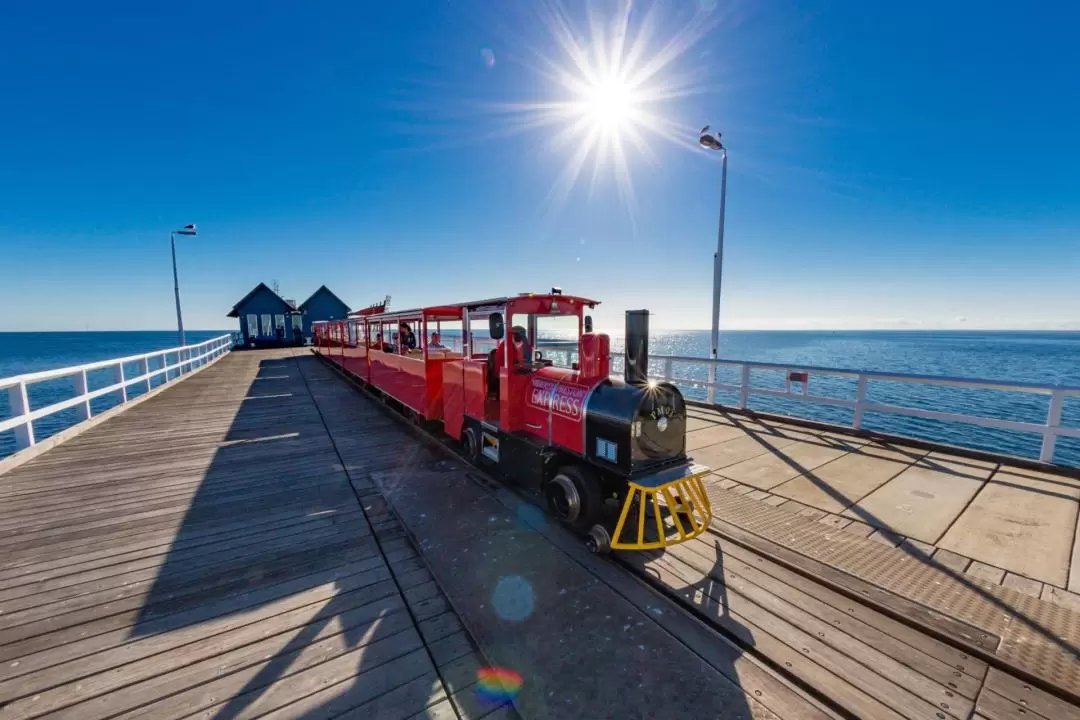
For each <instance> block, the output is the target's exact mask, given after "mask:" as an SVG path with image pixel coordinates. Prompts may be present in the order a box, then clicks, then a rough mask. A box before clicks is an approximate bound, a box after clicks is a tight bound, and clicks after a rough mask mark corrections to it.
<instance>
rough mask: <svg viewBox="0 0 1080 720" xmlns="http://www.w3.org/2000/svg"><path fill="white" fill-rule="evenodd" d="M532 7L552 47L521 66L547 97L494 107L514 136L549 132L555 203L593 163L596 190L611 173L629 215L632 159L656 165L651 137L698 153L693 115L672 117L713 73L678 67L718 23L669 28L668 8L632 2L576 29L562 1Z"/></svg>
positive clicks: (590, 14)
mask: <svg viewBox="0 0 1080 720" xmlns="http://www.w3.org/2000/svg"><path fill="white" fill-rule="evenodd" d="M536 7H537V13H538V19H539V21H540V22H539V23H537V25H539V26H541V27H543V28H544V29H546V30H547V33H546V37H545V39H546V40H549V41H550V47H551V49H549V50H547V51H545V50H541V49H538V48H536V47H532V46H528V47H530V48H531V50H532V60H533V62H524V64H525V65H526V68H527V69H528V70H530V71H532V72H534V73H536V74H537V75H538V76H539V77H538V82H530V83H527V86H528V87H529V88H530V89H533V90H535V89H537V88H539V89H541V90H542V91H543V93H544V95H545V96H546V97H544V98H542V99H533V100H531V101H528V102H517V103H501V104H499V105H498V106H497V107H496V110H497V112H499V113H500V114H503V115H504V116H505V117H506V118H507V119H508V120H509V121H510V123H508V128H509V132H514V133H516V132H526V131H535V130H547V131H549V133H550V135H549V138H550V144H551V148H552V150H553V151H555V152H558V153H559V154H560V155H564V156H565V157H566V158H567V159H566V163H565V165H564V166H563V168H562V170H561V171H560V172H559V175H558V177H557V178H556V180H555V182H554V184H553V186H552V189H551V193H550V195H549V198H548V199H549V201H550V202H551V203H552V204H554V205H561V204H562V203H563V202H564V201H565V200H566V198H567V197H568V196H569V194H570V192H571V190H572V189H573V188H574V187H575V186H576V185H577V183H578V181H579V179H580V177H581V175H582V172H583V171H584V169H585V167H586V165H587V164H588V163H589V161H590V160H591V161H592V181H591V186H590V187H591V188H595V187H596V185H597V184H598V182H599V180H600V176H601V174H602V172H607V171H610V172H611V173H612V175H613V176H614V180H615V183H616V187H617V189H618V192H619V195H620V197H621V198H622V199H623V201H624V202H625V203H626V205H627V207H628V208H629V209H630V210H631V211H633V210H634V209H635V207H636V199H635V194H634V186H633V180H632V178H631V173H630V160H631V158H632V157H633V156H640V157H642V158H644V159H645V160H647V161H649V162H652V163H656V162H657V158H656V157H655V155H654V154H653V152H652V149H651V146H650V143H649V140H650V139H662V140H665V141H670V142H674V143H676V144H678V145H680V146H682V147H685V148H688V149H693V148H694V147H695V143H694V142H693V141H694V140H695V139H696V135H695V132H696V128H697V125H696V124H695V123H694V122H693V121H690V118H686V119H685V120H682V119H681V120H679V121H676V120H674V119H673V116H674V115H675V112H676V108H675V107H674V104H675V103H676V102H677V101H678V100H680V99H681V98H685V97H686V96H688V95H691V94H698V93H700V92H702V91H703V89H704V82H703V78H705V77H707V76H706V75H704V73H703V69H702V68H701V67H698V66H696V64H695V66H693V67H691V68H689V69H688V70H687V69H684V68H682V67H681V63H680V62H679V61H681V60H683V59H684V56H685V55H686V53H687V51H688V50H690V49H691V47H693V46H694V45H695V44H696V43H697V42H698V41H700V40H701V39H702V38H703V37H704V36H705V35H706V34H707V33H708V32H709V31H710V30H711V29H712V28H713V27H714V26H715V18H714V17H713V16H712V15H710V14H709V13H706V12H698V13H696V14H694V15H693V16H692V17H691V19H690V21H689V22H687V23H683V24H682V25H680V26H679V27H677V28H673V27H672V24H671V22H670V20H671V18H670V17H663V16H662V15H661V8H662V7H664V6H662V5H660V4H654V5H652V6H651V7H649V8H648V9H646V10H644V11H641V10H639V9H638V8H637V7H636V6H635V5H634V3H632V2H629V0H627V1H625V2H622V3H621V4H620V5H619V6H618V8H617V10H616V11H615V12H613V13H610V14H600V13H598V12H596V11H595V10H593V9H591V6H590V9H589V10H587V11H586V13H585V15H586V24H585V27H584V28H579V27H578V25H576V24H575V23H574V21H573V19H572V18H571V17H570V15H569V14H568V12H567V11H566V10H565V9H564V6H562V5H560V4H553V5H549V4H547V3H542V2H538V4H537V5H536ZM578 7H580V6H578ZM665 29H666V32H665ZM547 46H548V43H545V47H547ZM524 85H526V84H523V86H524Z"/></svg>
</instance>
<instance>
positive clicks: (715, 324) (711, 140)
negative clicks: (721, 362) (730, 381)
mask: <svg viewBox="0 0 1080 720" xmlns="http://www.w3.org/2000/svg"><path fill="white" fill-rule="evenodd" d="M720 135H721V133H716V134H715V135H714V134H712V133H710V132H709V126H708V125H706V126H705V127H703V128H701V132H699V133H698V144H699V145H701V147H703V148H705V149H706V150H718V151H719V152H720V228H719V230H717V232H716V254H715V255H713V289H712V352H711V353H710V355H709V357H711V358H712V359H713V360H715V359H716V358H717V357H718V355H717V347H718V346H719V344H720V281H721V279H722V276H723V269H724V207H725V205H726V202H727V148H726V147H724V144H723V143H721V142H720ZM715 383H716V366H715V365H710V366H709V390H708V395H709V402H710V403H712V402H713V401H714V400H715V397H716V388H715V387H713V385H714V384H715Z"/></svg>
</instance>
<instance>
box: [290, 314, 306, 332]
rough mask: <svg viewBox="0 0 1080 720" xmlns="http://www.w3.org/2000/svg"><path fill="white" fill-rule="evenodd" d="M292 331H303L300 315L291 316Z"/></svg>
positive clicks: (302, 319) (302, 320) (302, 321)
mask: <svg viewBox="0 0 1080 720" xmlns="http://www.w3.org/2000/svg"><path fill="white" fill-rule="evenodd" d="M292 329H293V330H303V329H304V318H303V317H302V316H300V315H293V316H292Z"/></svg>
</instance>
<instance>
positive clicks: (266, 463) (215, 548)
mask: <svg viewBox="0 0 1080 720" xmlns="http://www.w3.org/2000/svg"><path fill="white" fill-rule="evenodd" d="M255 352H258V351H255ZM244 355H245V356H248V357H250V355H249V354H248V353H245V354H244ZM309 362H315V361H314V360H313V359H312V358H310V357H285V358H282V359H276V358H273V359H272V358H268V359H263V360H260V361H259V364H258V373H257V375H256V377H255V378H254V379H253V380H252V381H251V382H250V383H249V384H248V386H247V387H246V388H236V389H234V388H231V387H225V388H223V389H222V390H221V392H222V394H224V395H229V396H231V397H233V398H235V395H236V394H237V393H239V394H240V395H241V397H242V398H243V399H240V398H236V400H237V401H238V405H239V408H238V410H237V411H236V414H235V416H234V417H233V418H232V420H231V423H230V425H229V428H228V431H227V433H226V435H225V438H224V440H223V441H222V442H220V443H219V444H218V447H217V449H216V450H215V451H214V453H213V457H212V459H211V461H210V463H209V466H208V468H207V469H206V471H205V473H204V474H203V477H202V480H201V482H200V484H199V486H198V488H197V489H196V491H195V493H194V495H193V496H192V498H191V502H190V505H189V507H188V509H187V512H186V513H185V515H184V517H183V520H182V522H181V523H180V527H179V528H178V530H177V531H176V534H175V537H174V538H173V541H172V545H171V547H170V549H169V551H168V554H167V556H166V557H165V559H164V562H163V563H162V565H161V567H160V569H159V571H158V573H157V576H156V578H155V579H154V582H153V585H152V586H151V588H150V590H149V592H148V593H147V595H146V598H145V601H144V602H143V604H142V607H141V608H140V609H139V612H138V618H137V620H136V622H135V624H134V626H133V627H132V628H131V633H130V635H131V639H132V640H138V639H140V638H145V637H149V636H154V635H163V634H166V633H170V632H184V631H186V630H188V629H190V628H197V627H199V626H205V624H206V623H213V625H212V626H210V627H208V628H207V631H206V634H205V635H204V634H199V633H196V634H193V635H192V638H191V639H192V640H195V641H196V644H195V645H191V646H187V647H191V648H193V650H192V653H193V655H192V659H191V660H189V661H186V662H191V663H193V665H190V666H188V667H187V668H185V671H184V673H185V677H184V679H183V680H179V681H178V683H180V684H179V686H178V687H180V688H181V689H180V690H179V691H177V694H176V695H175V696H173V697H172V698H166V699H165V700H163V701H162V702H164V703H166V705H165V706H163V708H162V709H163V710H167V709H176V708H180V707H182V708H183V711H184V713H185V714H186V713H188V712H196V711H201V712H202V713H203V714H204V715H205V716H206V717H212V718H218V719H225V718H230V719H232V718H238V717H248V716H253V715H254V714H261V713H263V712H267V711H269V710H271V709H273V708H275V707H279V706H281V705H284V704H286V703H290V702H293V701H294V700H295V699H297V698H300V697H303V696H304V695H305V694H310V693H311V692H314V691H315V690H322V689H324V687H326V686H330V685H335V686H339V687H340V692H338V693H324V694H323V695H320V696H319V697H320V698H324V697H327V696H329V695H333V697H332V698H331V699H330V700H328V701H326V702H320V703H318V704H316V703H312V706H311V707H310V708H309V709H308V710H306V711H305V712H304V713H302V714H304V715H310V716H311V717H316V716H318V717H323V716H326V717H329V716H331V712H330V711H331V709H332V708H336V709H337V710H336V712H345V711H347V710H350V709H351V708H353V707H355V706H357V705H361V704H363V703H364V702H370V701H372V700H374V699H375V697H377V696H378V695H380V694H381V693H382V692H387V691H392V690H394V688H395V687H396V686H397V683H398V681H399V680H400V682H401V683H413V684H415V683H416V682H417V681H419V680H421V679H423V677H424V672H425V668H424V667H423V663H421V662H419V661H420V660H421V658H419V657H418V655H417V653H418V651H419V650H420V649H421V648H422V644H420V640H419V636H418V635H417V634H416V632H415V630H414V629H413V625H412V621H411V619H410V616H409V614H408V613H407V612H406V609H405V605H404V602H403V601H402V599H401V596H400V594H399V593H398V592H397V590H396V586H395V584H394V581H393V579H392V576H391V574H390V571H389V569H388V567H387V565H386V563H385V561H384V559H383V558H382V556H381V554H380V552H379V548H378V545H377V544H376V542H375V539H374V537H373V535H372V533H371V530H370V527H369V525H368V524H367V521H366V520H365V519H364V516H363V512H362V510H361V508H360V507H359V505H358V503H357V500H356V496H355V494H354V493H353V491H352V488H351V485H350V481H349V478H348V476H347V474H346V472H345V469H344V467H343V466H342V463H341V460H340V457H339V456H338V454H337V452H336V450H335V447H334V443H333V441H332V440H331V438H330V435H329V434H328V432H327V428H326V426H325V425H324V424H323V420H322V417H321V415H320V413H319V409H318V407H317V406H316V403H315V400H314V398H313V396H312V394H311V392H310V391H309V389H308V387H307V381H306V379H305V378H304V375H303V371H302V368H301V364H302V363H309ZM226 400H227V398H221V399H214V400H209V401H208V406H207V408H206V412H207V413H208V414H211V415H212V414H214V413H216V412H222V411H226V412H227V407H228V404H229V403H228V402H227V401H226ZM245 628H247V629H245ZM260 629H262V631H261V632H260ZM228 633H232V635H231V636H230V635H228ZM177 652H184V650H177ZM424 659H426V656H425V658H424ZM383 666H385V668H386V669H385V670H382V669H380V670H378V672H373V675H374V674H387V677H386V678H382V679H381V680H379V679H373V678H372V676H365V677H368V678H369V679H368V680H367V681H365V682H366V684H364V683H363V682H358V681H357V679H356V678H357V677H358V676H360V675H361V674H362V673H367V672H369V671H375V670H376V669H377V668H382V667H383ZM315 667H318V668H319V670H318V671H317V672H319V673H320V675H321V677H320V678H319V680H320V681H321V682H317V683H316V687H315V688H314V690H313V689H311V688H310V687H308V689H306V690H305V689H304V687H302V686H305V685H304V684H305V683H307V685H310V682H311V681H310V680H306V679H302V678H299V679H297V680H293V679H291V678H293V677H295V676H298V675H299V673H302V672H305V671H310V670H311V669H312V668H315ZM323 673H325V675H324V674H323ZM402 673H404V674H403V675H402ZM410 673H411V674H410ZM399 675H400V677H398V676H399ZM309 676H310V673H309ZM197 681H198V684H196V682H197ZM294 683H295V684H296V686H295V688H294V687H293V686H294ZM305 687H306V686H305ZM372 688H375V689H374V690H373V689H372ZM380 688H381V690H380ZM430 690H432V688H428V689H427V690H422V691H421V692H420V695H421V696H424V695H426V694H428V693H429V691H430ZM410 692H413V693H414V694H415V691H410ZM294 693H295V697H293V694H294ZM373 693H374V695H373ZM410 697H412V696H410ZM156 700H157V698H146V699H145V700H144V702H151V701H156ZM424 700H425V698H424V697H420V699H419V700H417V702H416V704H415V710H414V711H419V710H423V708H424V707H425V706H426V703H425V702H424ZM267 705H269V706H270V707H268V708H265V709H264V707H265V706H267ZM316 705H318V706H316ZM150 707H151V708H154V707H155V706H153V705H151V706H150Z"/></svg>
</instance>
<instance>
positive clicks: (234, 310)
mask: <svg viewBox="0 0 1080 720" xmlns="http://www.w3.org/2000/svg"><path fill="white" fill-rule="evenodd" d="M260 290H265V291H266V292H268V293H270V294H271V295H273V296H274V297H275V298H277V299H278V301H279V302H280V303H281V304H282V306H283V307H284V308H285V310H286V311H287V312H296V308H294V307H293V306H292V305H290V304H289V303H287V302H285V300H284V298H282V297H281V296H280V295H278V294H277V293H276V292H274V291H273V290H271V289H270V287H269V286H268V285H267V284H266V283H259V284H258V285H256V286H255V287H253V288H252V289H251V292H249V293H248V294H247V295H245V296H244V297H242V298H240V301H239V302H237V303H236V304H235V305H233V308H232V310H230V311H229V312H228V314H226V315H225V317H231V318H234V317H240V311H239V309H238V308H239V307H240V306H241V305H243V304H245V303H246V302H247V301H248V300H250V299H251V298H252V297H253V296H254V295H255V293H257V292H259V291H260Z"/></svg>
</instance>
